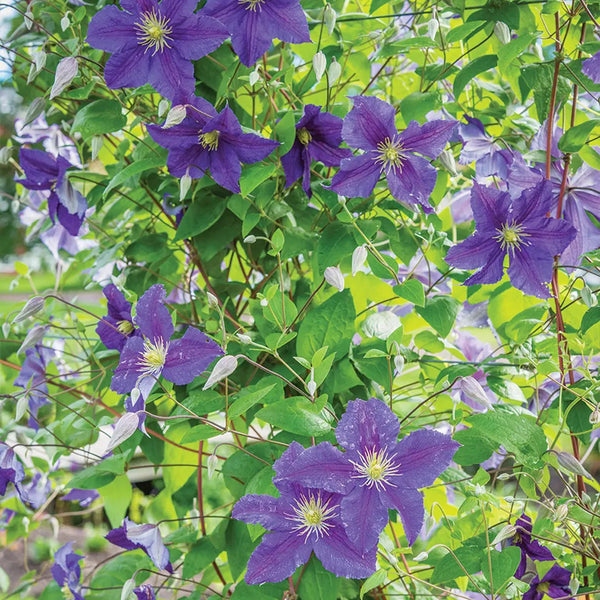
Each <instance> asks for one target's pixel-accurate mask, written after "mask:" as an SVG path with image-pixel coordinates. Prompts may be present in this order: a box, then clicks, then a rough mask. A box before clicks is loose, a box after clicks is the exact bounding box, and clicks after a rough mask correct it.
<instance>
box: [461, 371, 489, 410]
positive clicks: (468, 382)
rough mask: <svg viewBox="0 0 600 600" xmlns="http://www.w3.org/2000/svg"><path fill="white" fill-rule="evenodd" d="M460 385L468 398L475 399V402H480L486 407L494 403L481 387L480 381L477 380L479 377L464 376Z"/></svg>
mask: <svg viewBox="0 0 600 600" xmlns="http://www.w3.org/2000/svg"><path fill="white" fill-rule="evenodd" d="M460 387H461V389H462V391H463V393H464V394H465V396H467V398H469V399H471V400H475V402H478V403H479V404H481V405H482V406H483V407H484V408H491V407H492V403H491V402H490V399H489V398H488V397H487V394H486V393H485V390H484V389H483V388H482V387H481V384H480V383H479V381H477V379H475V378H474V377H471V375H469V376H468V377H463V378H462V381H461V382H460Z"/></svg>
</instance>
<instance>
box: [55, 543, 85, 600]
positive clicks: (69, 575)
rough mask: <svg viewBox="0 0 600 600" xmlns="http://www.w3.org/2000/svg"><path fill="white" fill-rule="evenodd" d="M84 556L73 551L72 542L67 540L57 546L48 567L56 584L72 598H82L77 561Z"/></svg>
mask: <svg viewBox="0 0 600 600" xmlns="http://www.w3.org/2000/svg"><path fill="white" fill-rule="evenodd" d="M82 558H84V557H83V556H82V555H81V554H77V553H75V552H73V544H72V542H69V543H68V544H65V545H64V546H62V547H61V548H59V549H58V550H57V551H56V553H55V554H54V564H53V565H52V568H51V569H50V570H51V571H52V576H53V577H54V580H55V581H56V583H58V585H59V586H60V587H61V588H63V589H64V590H66V591H67V593H69V596H70V597H71V598H73V599H74V600H83V594H82V593H81V566H80V565H79V561H80V560H81V559H82Z"/></svg>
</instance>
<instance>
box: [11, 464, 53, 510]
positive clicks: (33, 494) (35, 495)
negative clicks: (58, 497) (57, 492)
mask: <svg viewBox="0 0 600 600" xmlns="http://www.w3.org/2000/svg"><path fill="white" fill-rule="evenodd" d="M51 490H52V483H51V482H50V480H49V479H48V477H46V476H45V475H42V474H41V473H35V474H34V476H33V477H32V478H31V481H30V482H29V483H27V484H25V485H23V484H19V485H17V491H18V492H19V496H20V498H21V501H22V502H23V503H24V504H29V505H31V506H32V507H33V508H35V509H36V510H37V509H38V508H40V507H41V506H42V505H43V504H44V503H45V502H46V500H47V499H48V494H49V493H50V491H51Z"/></svg>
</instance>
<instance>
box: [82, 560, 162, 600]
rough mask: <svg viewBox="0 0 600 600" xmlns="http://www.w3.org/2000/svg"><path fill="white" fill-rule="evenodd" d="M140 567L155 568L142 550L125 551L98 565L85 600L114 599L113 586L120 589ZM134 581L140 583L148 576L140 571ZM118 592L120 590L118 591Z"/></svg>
mask: <svg viewBox="0 0 600 600" xmlns="http://www.w3.org/2000/svg"><path fill="white" fill-rule="evenodd" d="M142 569H150V570H153V569H155V567H154V565H153V564H152V561H151V560H150V558H148V556H147V555H146V554H145V553H144V552H143V550H133V551H131V552H125V553H123V554H121V555H119V556H117V557H116V558H114V559H112V560H111V561H110V562H109V563H107V564H105V565H103V566H102V567H100V569H99V570H98V572H97V573H96V575H94V577H93V579H92V581H91V582H90V584H89V585H90V590H89V593H86V595H85V597H86V600H88V598H89V600H115V588H116V589H121V588H122V587H123V584H124V583H125V582H126V581H127V580H128V579H131V576H132V575H133V574H134V573H135V572H137V571H140V570H142ZM138 577H139V579H138V578H136V582H139V583H141V582H142V581H144V579H146V578H147V577H148V574H147V573H140V574H139V576H138ZM119 593H120V592H119Z"/></svg>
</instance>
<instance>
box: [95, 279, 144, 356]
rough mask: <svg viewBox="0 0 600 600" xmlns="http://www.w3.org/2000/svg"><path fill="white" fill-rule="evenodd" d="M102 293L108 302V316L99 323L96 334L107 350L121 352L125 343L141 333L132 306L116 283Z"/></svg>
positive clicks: (108, 286)
mask: <svg viewBox="0 0 600 600" xmlns="http://www.w3.org/2000/svg"><path fill="white" fill-rule="evenodd" d="M102 293H103V294H104V296H105V297H106V299H107V300H108V303H107V305H106V307H107V309H108V314H107V315H106V317H103V318H102V319H100V321H99V322H98V326H97V327H96V333H97V334H98V337H99V338H100V339H101V340H102V343H103V344H104V345H105V346H106V347H107V348H110V349H111V350H119V351H121V350H123V346H125V342H127V340H128V339H129V338H130V337H131V336H133V335H136V334H138V333H139V332H138V331H136V329H135V326H134V324H133V319H132V317H131V304H130V303H129V302H127V300H126V299H125V296H124V295H123V292H121V290H119V289H118V288H117V286H116V285H115V284H114V283H109V284H108V285H107V286H106V287H105V288H104V289H103V290H102Z"/></svg>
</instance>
